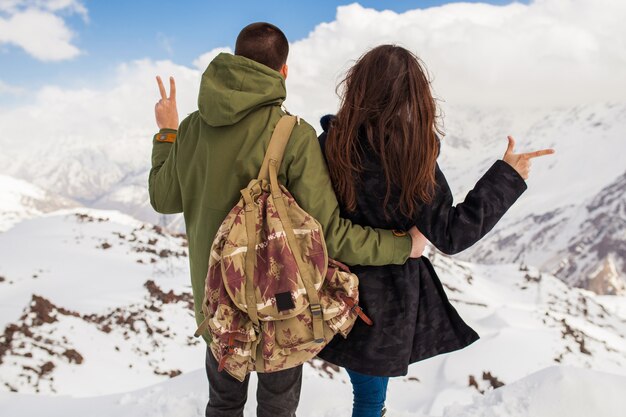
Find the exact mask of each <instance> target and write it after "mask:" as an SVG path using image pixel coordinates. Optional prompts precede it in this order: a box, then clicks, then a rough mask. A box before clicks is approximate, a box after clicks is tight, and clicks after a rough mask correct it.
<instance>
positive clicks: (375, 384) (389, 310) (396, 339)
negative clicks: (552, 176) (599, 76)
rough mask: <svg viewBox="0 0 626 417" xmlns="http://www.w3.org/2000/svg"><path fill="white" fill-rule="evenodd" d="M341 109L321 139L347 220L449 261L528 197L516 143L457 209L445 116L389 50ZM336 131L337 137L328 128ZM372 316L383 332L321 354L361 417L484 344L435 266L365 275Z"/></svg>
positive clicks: (367, 61)
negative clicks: (399, 235)
mask: <svg viewBox="0 0 626 417" xmlns="http://www.w3.org/2000/svg"><path fill="white" fill-rule="evenodd" d="M344 87H345V88H344V92H343V96H342V102H341V107H340V109H339V112H338V113H337V116H336V118H334V119H333V120H332V122H331V123H330V125H329V123H327V122H328V119H324V120H323V123H324V124H326V125H327V132H326V131H325V132H324V133H323V134H322V135H321V136H320V143H321V144H322V146H323V148H324V151H325V155H326V158H327V161H328V166H329V171H330V174H331V178H332V180H333V185H334V187H335V191H336V193H337V197H338V198H339V201H340V202H341V206H342V210H343V213H342V215H343V216H344V217H346V218H349V219H351V220H352V221H353V222H355V223H357V224H361V225H368V226H372V227H380V228H387V229H398V230H408V229H409V228H410V227H411V226H413V225H416V226H417V228H418V229H419V230H420V231H421V232H422V233H423V234H424V235H425V237H426V238H427V239H428V240H429V241H430V242H431V243H432V244H433V245H434V246H435V247H437V248H438V249H439V250H440V251H442V252H444V253H446V254H454V253H458V252H460V251H462V250H464V249H466V248H468V247H470V246H471V245H473V244H474V243H476V242H477V241H478V240H480V239H481V238H482V237H483V236H484V235H485V234H486V233H487V232H489V230H491V229H492V228H493V226H494V225H495V224H496V223H497V222H498V220H500V218H502V216H503V215H504V213H505V212H506V211H507V210H508V209H509V207H511V205H513V203H514V202H515V201H516V200H517V199H518V197H519V196H520V195H521V194H522V193H523V192H524V191H525V190H526V188H527V186H526V183H525V179H526V178H527V177H528V169H529V167H530V161H529V160H530V158H533V157H536V156H540V155H546V154H549V153H553V150H551V149H546V150H542V151H537V152H532V153H527V154H515V153H513V147H514V141H513V138H511V137H509V146H508V149H507V151H506V153H505V155H504V158H503V160H497V161H495V162H494V164H493V165H492V166H491V167H490V168H489V170H488V171H487V172H486V173H485V174H484V175H483V176H482V178H481V179H480V180H479V181H478V182H477V183H476V185H475V187H474V189H473V190H472V191H470V192H469V193H468V194H467V197H466V198H465V201H464V202H463V203H461V204H457V205H456V206H452V193H451V192H450V188H449V187H448V184H447V182H446V178H445V176H444V175H443V173H442V172H441V170H440V169H439V166H438V165H437V162H436V159H437V157H438V155H439V147H440V146H439V145H440V144H439V139H438V137H437V134H438V133H440V132H439V131H438V129H437V127H436V105H435V101H434V99H433V97H432V94H431V91H430V85H429V81H428V78H427V76H426V74H425V72H424V70H423V69H422V66H421V65H420V62H419V60H418V59H417V58H416V57H415V56H414V55H413V54H412V53H411V52H409V51H407V50H406V49H404V48H401V47H398V46H393V45H382V46H379V47H377V48H374V49H372V50H371V51H369V52H367V53H366V54H365V55H363V56H362V57H361V58H360V59H359V60H358V61H357V63H356V64H355V65H354V66H353V67H352V68H351V69H350V70H349V71H348V74H347V76H346V78H345V80H344ZM328 125H329V126H328ZM352 272H354V273H356V274H357V275H358V276H359V281H360V287H359V289H360V305H361V306H362V307H363V309H364V310H365V312H366V313H367V315H368V316H369V317H370V318H372V320H373V322H374V325H373V326H372V327H369V326H367V325H366V324H364V323H362V322H357V324H356V326H355V327H354V329H353V330H352V332H351V333H350V335H349V336H348V338H347V339H342V338H335V339H334V340H333V341H332V342H331V343H330V344H329V345H328V347H327V348H326V349H324V351H323V352H322V353H321V354H320V355H319V356H320V357H321V358H323V359H325V360H327V361H329V362H331V363H334V364H336V365H340V366H343V367H345V368H346V370H347V371H348V374H349V376H350V379H351V381H352V385H353V391H354V408H353V413H352V415H353V417H362V416H376V417H378V416H381V415H382V413H383V411H382V410H383V407H384V402H385V397H386V390H387V382H388V379H389V377H393V376H400V375H406V373H407V368H408V365H409V364H410V363H413V362H417V361H420V360H423V359H426V358H430V357H432V356H435V355H438V354H441V353H446V352H451V351H454V350H458V349H461V348H464V347H466V346H468V345H469V344H471V343H473V342H474V341H476V340H477V339H478V335H477V334H476V332H475V331H474V330H472V329H471V328H470V327H469V326H468V325H467V324H465V323H464V322H463V320H462V319H461V318H460V317H459V315H458V314H457V312H456V310H455V309H454V307H452V305H451V304H450V303H449V302H448V299H447V297H446V294H445V292H444V290H443V287H442V285H441V282H440V281H439V279H438V277H437V274H436V273H435V271H434V269H433V267H432V265H431V263H430V262H429V261H428V259H427V258H425V257H422V258H419V259H412V260H409V261H408V262H407V263H406V264H404V265H388V266H379V267H365V266H354V267H353V268H352Z"/></svg>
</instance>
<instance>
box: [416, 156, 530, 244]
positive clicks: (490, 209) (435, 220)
mask: <svg viewBox="0 0 626 417" xmlns="http://www.w3.org/2000/svg"><path fill="white" fill-rule="evenodd" d="M435 169H436V172H435V178H436V182H437V186H436V189H435V195H434V198H433V201H432V203H431V204H422V207H421V209H420V210H419V211H418V214H417V215H416V218H415V225H416V226H417V228H418V229H419V230H420V231H421V232H422V233H423V234H424V236H426V238H427V239H428V240H429V241H430V242H431V243H432V244H433V245H434V246H435V247H436V248H437V249H439V250H440V251H442V252H443V253H446V254H450V255H451V254H455V253H458V252H461V251H463V250H465V249H467V248H469V247H470V246H472V245H473V244H474V243H476V242H478V241H479V240H480V239H481V238H482V237H483V236H485V235H486V234H487V233H488V232H489V231H490V230H491V229H492V228H493V227H494V226H495V225H496V223H497V222H498V221H499V220H500V219H501V218H502V216H504V213H506V211H507V210H508V209H509V208H510V207H511V206H512V205H513V203H515V201H516V200H517V199H518V198H519V197H520V196H521V195H522V193H523V192H524V191H526V189H527V188H528V186H527V185H526V181H524V179H523V178H522V177H521V176H520V175H519V174H518V173H517V171H515V169H513V167H511V166H510V165H509V164H508V163H506V162H504V161H503V160H497V161H496V162H495V163H494V164H493V165H492V166H491V167H490V168H489V170H487V172H486V173H485V174H484V175H483V176H482V177H481V178H480V180H478V182H477V183H476V185H475V186H474V188H473V189H472V190H471V191H470V192H469V193H468V194H467V196H466V197H465V200H464V201H463V202H462V203H459V204H457V205H456V206H453V205H452V192H451V191H450V187H449V186H448V182H447V181H446V178H445V176H444V175H443V172H441V170H440V169H439V165H438V164H437V165H436V168H435Z"/></svg>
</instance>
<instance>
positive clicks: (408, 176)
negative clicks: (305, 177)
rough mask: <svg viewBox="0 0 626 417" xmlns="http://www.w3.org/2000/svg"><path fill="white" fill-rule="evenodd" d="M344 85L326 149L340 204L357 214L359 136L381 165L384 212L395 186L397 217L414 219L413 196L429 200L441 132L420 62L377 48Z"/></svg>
mask: <svg viewBox="0 0 626 417" xmlns="http://www.w3.org/2000/svg"><path fill="white" fill-rule="evenodd" d="M342 85H343V88H344V89H343V94H342V96H341V107H340V109H339V112H338V113H337V118H336V119H335V120H333V122H332V127H331V128H330V129H329V133H328V138H327V140H326V144H325V151H326V157H327V160H328V165H329V171H330V175H331V178H332V181H333V185H334V187H335V191H336V192H337V196H338V197H339V200H340V201H341V202H342V203H343V205H344V207H345V208H346V209H347V210H348V211H352V212H353V211H354V210H355V209H356V181H358V179H359V178H360V174H361V171H362V168H361V152H362V151H363V148H362V146H361V144H360V143H359V140H360V139H359V131H360V132H361V134H362V135H361V140H363V139H364V137H363V136H365V137H367V140H368V141H369V145H370V148H371V149H372V150H373V151H374V152H375V153H376V154H377V155H378V156H379V157H380V160H381V163H382V167H383V172H384V174H385V179H386V181H387V192H386V194H385V199H384V201H383V207H385V208H386V207H387V204H388V202H389V198H390V196H391V187H392V184H394V185H396V186H397V187H398V188H399V189H400V190H401V194H400V207H399V209H400V213H401V214H403V215H404V216H407V217H412V216H414V215H415V214H416V213H417V210H418V202H417V201H416V197H417V198H419V200H421V201H423V202H425V203H430V202H431V200H432V198H433V194H434V189H435V164H436V160H437V156H438V154H439V140H438V138H437V133H439V134H441V133H442V132H441V131H440V130H439V129H438V127H437V123H436V118H437V106H436V103H435V99H434V98H433V96H432V93H431V91H430V81H429V79H428V77H427V75H426V72H425V71H424V69H423V68H422V65H421V64H420V60H419V59H418V58H417V57H416V56H415V55H413V54H412V53H411V52H410V51H408V50H406V49H404V48H402V47H399V46H395V45H381V46H378V47H376V48H374V49H372V50H370V51H369V52H367V53H366V54H365V55H363V56H362V57H361V58H359V60H358V61H357V62H356V64H355V65H354V66H353V67H352V68H350V70H349V71H348V73H347V75H346V77H345V79H344V80H343V81H342ZM385 213H386V212H385ZM386 215H388V213H386Z"/></svg>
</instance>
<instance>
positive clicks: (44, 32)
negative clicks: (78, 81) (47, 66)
mask: <svg viewBox="0 0 626 417" xmlns="http://www.w3.org/2000/svg"><path fill="white" fill-rule="evenodd" d="M57 13H69V14H74V13H76V14H79V15H81V16H82V17H83V19H84V20H87V9H86V8H85V6H84V5H83V4H82V3H81V2H80V1H76V0H0V44H3V43H6V44H13V45H16V46H18V47H20V48H22V49H24V50H25V51H26V52H27V53H28V54H30V55H32V56H33V57H35V58H37V59H39V60H41V61H59V60H64V59H70V58H73V57H75V56H77V55H78V54H79V53H80V50H79V49H78V48H77V47H76V46H75V45H74V44H73V43H72V40H73V38H74V33H73V32H72V31H71V29H70V28H69V27H68V26H67V25H66V23H65V21H64V20H63V19H62V18H61V17H59V16H58V15H57Z"/></svg>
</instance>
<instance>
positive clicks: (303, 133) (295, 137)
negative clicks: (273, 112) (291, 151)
mask: <svg viewBox="0 0 626 417" xmlns="http://www.w3.org/2000/svg"><path fill="white" fill-rule="evenodd" d="M294 116H295V115H294ZM310 140H314V141H317V133H316V132H315V129H314V128H313V126H311V124H309V123H308V122H307V121H306V120H304V119H302V118H300V117H298V122H297V123H296V125H295V126H294V127H293V131H292V133H291V138H290V139H289V141H290V142H292V141H293V142H296V143H298V144H299V145H303V144H305V143H306V142H305V141H310Z"/></svg>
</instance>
